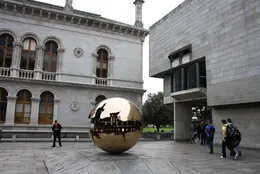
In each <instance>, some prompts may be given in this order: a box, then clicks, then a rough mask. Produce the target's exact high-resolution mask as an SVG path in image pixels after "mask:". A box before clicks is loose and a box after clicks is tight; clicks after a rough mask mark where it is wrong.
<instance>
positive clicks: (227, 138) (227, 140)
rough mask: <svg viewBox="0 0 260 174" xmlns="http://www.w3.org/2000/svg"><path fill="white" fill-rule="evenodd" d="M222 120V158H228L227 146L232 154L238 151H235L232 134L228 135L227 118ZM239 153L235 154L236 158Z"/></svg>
mask: <svg viewBox="0 0 260 174" xmlns="http://www.w3.org/2000/svg"><path fill="white" fill-rule="evenodd" d="M221 122H222V127H221V130H222V156H221V158H226V157H227V155H226V148H228V149H229V150H230V154H232V156H233V154H236V152H235V151H234V148H233V147H232V139H231V138H230V136H228V130H227V121H226V120H224V119H223V120H221ZM237 157H238V155H237V154H236V155H235V156H234V158H235V159H237Z"/></svg>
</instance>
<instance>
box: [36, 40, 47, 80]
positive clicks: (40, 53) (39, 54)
mask: <svg viewBox="0 0 260 174" xmlns="http://www.w3.org/2000/svg"><path fill="white" fill-rule="evenodd" d="M44 50H45V46H40V45H37V47H36V61H35V69H34V72H35V77H34V78H36V79H42V66H43V57H44Z"/></svg>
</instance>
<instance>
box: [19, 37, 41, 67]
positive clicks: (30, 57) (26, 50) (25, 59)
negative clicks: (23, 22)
mask: <svg viewBox="0 0 260 174" xmlns="http://www.w3.org/2000/svg"><path fill="white" fill-rule="evenodd" d="M36 45H37V44H36V41H35V40H34V39H32V38H27V39H25V40H24V41H23V51H22V58H21V64H20V68H21V69H26V70H34V66H35V58H36Z"/></svg>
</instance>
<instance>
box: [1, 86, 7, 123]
mask: <svg viewBox="0 0 260 174" xmlns="http://www.w3.org/2000/svg"><path fill="white" fill-rule="evenodd" d="M7 95H8V93H7V91H6V90H5V89H4V88H0V123H4V122H5V117H6V107H7Z"/></svg>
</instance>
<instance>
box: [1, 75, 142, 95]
mask: <svg viewBox="0 0 260 174" xmlns="http://www.w3.org/2000/svg"><path fill="white" fill-rule="evenodd" d="M0 81H6V82H8V81H9V82H18V83H19V82H23V83H28V84H37V85H51V86H54V85H55V86H65V87H79V88H92V89H100V90H110V91H127V92H134V93H141V94H143V93H145V92H146V90H144V89H140V88H127V87H117V86H101V85H93V84H83V83H75V82H73V83H72V82H62V81H44V80H37V79H22V78H16V77H1V76H0Z"/></svg>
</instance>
